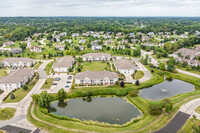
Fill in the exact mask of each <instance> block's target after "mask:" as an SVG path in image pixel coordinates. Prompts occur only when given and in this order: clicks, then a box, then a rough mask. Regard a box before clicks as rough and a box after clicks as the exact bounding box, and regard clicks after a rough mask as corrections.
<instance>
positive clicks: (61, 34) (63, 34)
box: [59, 32, 67, 37]
mask: <svg viewBox="0 0 200 133" xmlns="http://www.w3.org/2000/svg"><path fill="white" fill-rule="evenodd" d="M59 36H60V37H61V36H67V32H63V33H60V34H59Z"/></svg>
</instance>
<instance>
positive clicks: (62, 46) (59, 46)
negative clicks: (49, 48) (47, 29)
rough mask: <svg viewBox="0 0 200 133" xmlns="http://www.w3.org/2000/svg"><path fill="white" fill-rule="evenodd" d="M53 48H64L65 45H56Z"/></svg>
mask: <svg viewBox="0 0 200 133" xmlns="http://www.w3.org/2000/svg"><path fill="white" fill-rule="evenodd" d="M55 48H56V49H59V48H65V45H56V46H55Z"/></svg>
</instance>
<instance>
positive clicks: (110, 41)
mask: <svg viewBox="0 0 200 133" xmlns="http://www.w3.org/2000/svg"><path fill="white" fill-rule="evenodd" d="M114 43H115V42H114V41H113V40H106V41H105V42H104V44H105V45H108V44H114Z"/></svg>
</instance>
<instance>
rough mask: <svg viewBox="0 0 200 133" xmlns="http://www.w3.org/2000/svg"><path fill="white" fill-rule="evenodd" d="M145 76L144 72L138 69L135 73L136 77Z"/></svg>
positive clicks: (134, 76)
mask: <svg viewBox="0 0 200 133" xmlns="http://www.w3.org/2000/svg"><path fill="white" fill-rule="evenodd" d="M143 77H144V72H143V71H137V72H136V73H135V74H133V78H134V79H141V78H143Z"/></svg>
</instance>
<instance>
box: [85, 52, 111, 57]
mask: <svg viewBox="0 0 200 133" xmlns="http://www.w3.org/2000/svg"><path fill="white" fill-rule="evenodd" d="M90 56H91V57H93V58H100V57H102V56H104V57H111V55H110V54H107V53H88V54H84V55H83V56H82V57H83V58H88V57H90Z"/></svg>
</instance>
